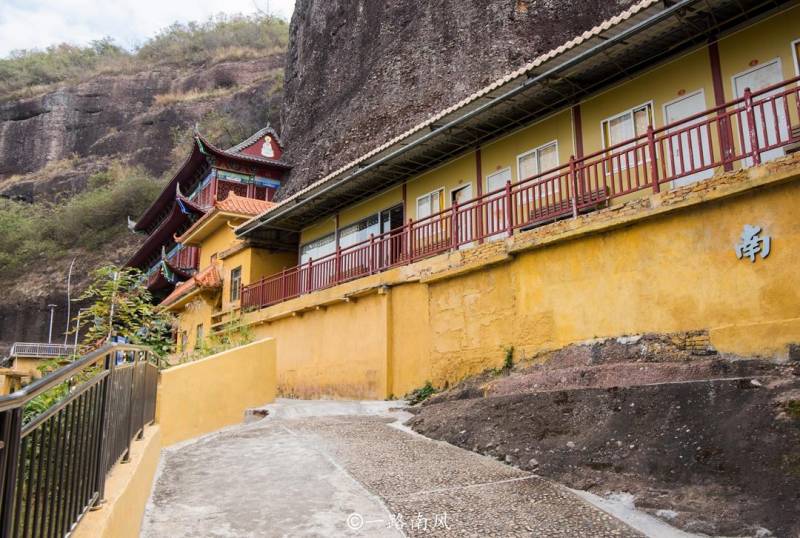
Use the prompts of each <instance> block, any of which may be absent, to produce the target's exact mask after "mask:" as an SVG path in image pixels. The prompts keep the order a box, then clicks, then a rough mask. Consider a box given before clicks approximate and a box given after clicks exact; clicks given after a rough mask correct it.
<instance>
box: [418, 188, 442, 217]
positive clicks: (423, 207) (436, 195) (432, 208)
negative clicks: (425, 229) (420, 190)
mask: <svg viewBox="0 0 800 538" xmlns="http://www.w3.org/2000/svg"><path fill="white" fill-rule="evenodd" d="M442 209H444V189H437V190H435V191H433V192H429V193H428V194H426V195H424V196H420V197H419V198H417V220H420V219H424V218H425V217H429V216H431V215H435V214H436V213H438V212H439V211H441V210H442Z"/></svg>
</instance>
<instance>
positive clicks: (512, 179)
mask: <svg viewBox="0 0 800 538" xmlns="http://www.w3.org/2000/svg"><path fill="white" fill-rule="evenodd" d="M504 172H508V180H509V181H510V182H512V183H513V182H514V176H513V171H512V170H511V167H510V166H506V167H505V168H501V169H500V170H495V171H494V172H492V173H491V174H486V178H484V182H485V184H486V185H485V187H486V192H487V193H489V192H491V191H490V190H489V178H490V177H491V176H496V175H500V174H502V173H504Z"/></svg>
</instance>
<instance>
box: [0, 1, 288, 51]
mask: <svg viewBox="0 0 800 538" xmlns="http://www.w3.org/2000/svg"><path fill="white" fill-rule="evenodd" d="M293 9H294V0H222V1H220V0H0V36H2V39H0V57H6V56H8V53H9V52H11V51H12V50H16V49H31V48H45V47H47V46H48V45H53V44H57V43H70V44H75V45H86V44H87V43H89V42H91V41H93V40H95V39H101V38H103V37H112V38H114V40H115V41H116V42H117V43H118V44H120V45H122V46H124V47H126V48H129V49H130V48H133V47H135V46H136V45H137V44H141V43H142V42H143V41H144V40H146V39H147V38H148V37H151V36H153V35H155V34H156V33H157V32H158V31H159V30H160V29H162V28H164V27H166V26H169V25H170V24H172V23H173V22H176V21H179V22H189V21H203V20H206V19H208V18H209V17H210V16H213V15H216V14H219V13H228V14H233V13H245V14H250V13H256V12H257V11H262V12H267V13H271V14H274V15H278V16H280V17H283V18H286V19H287V20H288V19H289V18H290V17H291V15H292V10H293Z"/></svg>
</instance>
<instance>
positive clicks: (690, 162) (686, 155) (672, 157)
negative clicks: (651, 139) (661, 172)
mask: <svg viewBox="0 0 800 538" xmlns="http://www.w3.org/2000/svg"><path fill="white" fill-rule="evenodd" d="M705 109H706V98H705V94H704V93H703V90H700V91H698V92H695V93H692V94H690V95H686V96H684V97H681V98H680V99H676V100H675V101H672V102H670V103H667V104H666V105H664V121H665V123H667V124H671V123H674V122H676V121H680V120H682V119H684V118H688V117H690V116H694V115H695V114H698V113H700V112H703V111H704V110H705ZM704 120H705V118H699V119H697V120H693V121H691V122H686V123H684V124H681V125H680V126H678V127H675V128H674V129H670V130H669V131H668V132H667V135H668V136H667V139H666V140H665V141H664V145H665V146H666V147H665V148H664V149H665V150H667V151H669V153H668V155H669V157H667V163H666V164H667V169H668V170H669V171H670V172H671V173H672V174H675V175H678V176H681V177H678V178H677V179H675V180H674V181H673V182H672V186H673V188H674V187H680V186H682V185H689V184H690V183H694V182H696V181H700V180H703V179H708V178H710V177H711V176H712V175H713V174H714V170H713V169H711V168H709V169H708V170H700V171H695V170H699V169H701V168H703V167H706V166H709V165H710V164H711V146H710V143H709V136H708V125H703V126H699V127H695V128H691V127H692V126H693V125H698V124H700V123H702V122H703V121H704Z"/></svg>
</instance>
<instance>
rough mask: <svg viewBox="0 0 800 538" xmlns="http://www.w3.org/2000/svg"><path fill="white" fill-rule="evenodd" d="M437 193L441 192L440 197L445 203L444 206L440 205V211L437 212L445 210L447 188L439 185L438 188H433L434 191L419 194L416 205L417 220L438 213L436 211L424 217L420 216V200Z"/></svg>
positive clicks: (415, 214)
mask: <svg viewBox="0 0 800 538" xmlns="http://www.w3.org/2000/svg"><path fill="white" fill-rule="evenodd" d="M436 193H440V194H439V199H440V200H441V201H442V204H444V207H440V208H439V211H437V212H436V213H440V212H442V211H444V210H445V209H447V197H446V196H445V195H444V194H445V188H444V187H439V188H437V189H433V190H432V191H430V192H428V193H426V194H422V195H420V196H417V202H416V205H415V206H414V216H415V217H416V220H421V219H426V218H428V217H430V216H431V215H435V214H436V213H433V212H431V214H430V215H426V216H424V217H420V216H419V202H420V200H422V199H423V198H430V196H431V195H432V194H436Z"/></svg>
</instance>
